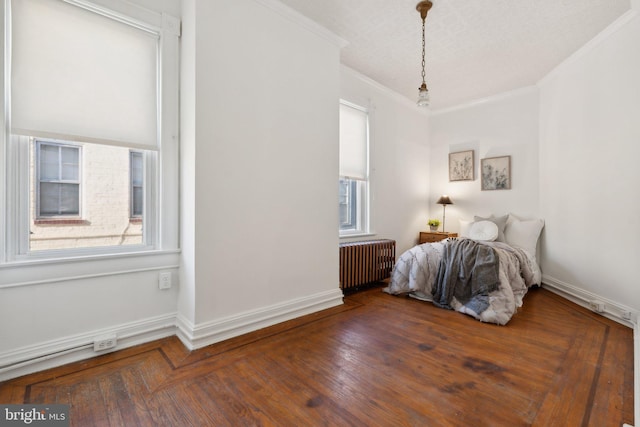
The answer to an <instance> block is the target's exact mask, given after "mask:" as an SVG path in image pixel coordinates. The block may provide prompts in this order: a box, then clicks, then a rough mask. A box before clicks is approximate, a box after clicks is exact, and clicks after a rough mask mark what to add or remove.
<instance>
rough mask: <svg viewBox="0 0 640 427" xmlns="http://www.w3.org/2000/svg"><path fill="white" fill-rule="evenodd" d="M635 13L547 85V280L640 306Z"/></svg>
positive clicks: (543, 165) (639, 86)
mask: <svg viewBox="0 0 640 427" xmlns="http://www.w3.org/2000/svg"><path fill="white" fill-rule="evenodd" d="M629 16H630V15H629V14H628V15H627V16H626V17H624V19H622V20H621V21H619V22H618V23H616V24H614V25H613V26H612V27H611V28H610V29H608V30H607V31H606V32H605V33H604V34H602V35H601V36H600V37H599V38H597V39H596V40H595V41H594V42H592V43H590V44H589V45H587V46H586V47H585V48H583V49H582V50H581V51H580V52H578V54H576V55H575V56H574V57H573V58H572V59H571V60H569V61H567V62H565V63H564V64H563V65H562V66H560V67H559V68H558V69H556V70H555V71H554V72H553V73H552V74H551V75H550V76H548V77H547V78H546V79H545V80H544V81H543V82H542V83H541V84H540V88H541V107H540V111H541V113H540V115H541V121H540V171H541V172H540V186H541V189H542V191H541V194H540V196H541V213H542V216H544V217H545V218H546V220H547V226H546V238H545V242H544V248H543V249H544V250H543V265H544V273H545V276H546V280H548V281H552V282H555V283H558V284H560V285H569V286H573V287H577V288H580V289H584V290H586V291H588V292H592V293H594V294H596V295H599V296H603V297H605V298H608V299H610V300H613V301H616V302H618V303H621V304H624V305H627V306H629V307H631V308H634V309H636V310H639V309H640V291H639V290H640V281H639V279H638V274H637V264H638V260H640V241H639V240H638V237H640V197H638V196H639V195H640V193H639V188H640V187H639V184H640V167H638V159H640V80H639V79H638V76H640V49H638V40H640V18H639V17H638V15H637V11H636V12H635V13H634V14H633V17H632V18H631V19H628V17H629Z"/></svg>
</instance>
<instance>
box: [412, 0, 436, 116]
mask: <svg viewBox="0 0 640 427" xmlns="http://www.w3.org/2000/svg"><path fill="white" fill-rule="evenodd" d="M431 6H433V3H431V1H429V0H424V1H421V2H420V3H418V4H417V5H416V10H417V11H418V12H420V17H421V18H422V85H421V86H420V88H418V106H419V107H427V106H428V105H429V89H427V83H426V82H425V79H424V78H425V75H426V73H425V71H424V67H425V60H424V56H425V55H424V50H425V49H424V48H425V37H424V23H425V21H426V19H427V13H428V12H429V9H431Z"/></svg>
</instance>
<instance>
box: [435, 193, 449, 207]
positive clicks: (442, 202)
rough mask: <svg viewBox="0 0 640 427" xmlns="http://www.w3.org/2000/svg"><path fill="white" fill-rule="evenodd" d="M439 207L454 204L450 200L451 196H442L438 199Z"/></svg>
mask: <svg viewBox="0 0 640 427" xmlns="http://www.w3.org/2000/svg"><path fill="white" fill-rule="evenodd" d="M436 203H437V204H439V205H452V204H453V202H452V201H451V199H450V198H449V196H447V195H446V194H445V195H442V196H440V198H439V199H438V201H437V202H436Z"/></svg>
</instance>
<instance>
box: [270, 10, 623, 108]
mask: <svg viewBox="0 0 640 427" xmlns="http://www.w3.org/2000/svg"><path fill="white" fill-rule="evenodd" d="M280 1H281V2H282V3H284V4H286V5H288V6H289V7H291V8H293V9H295V10H297V11H298V12H300V13H302V14H303V15H305V16H307V17H308V18H311V19H312V20H314V21H316V22H317V23H319V24H320V25H322V26H324V27H325V28H327V29H329V30H331V31H332V32H333V33H335V34H337V35H338V36H340V37H341V38H343V39H345V40H346V41H347V42H348V43H349V44H348V45H347V46H346V47H345V48H343V49H342V53H341V60H342V63H343V64H344V65H346V66H348V67H350V68H353V69H355V70H356V71H358V72H360V73H362V74H364V75H366V76H368V77H370V78H371V79H373V80H375V81H377V82H379V83H381V84H383V85H384V86H387V87H389V88H390V89H393V90H394V91H396V92H398V93H400V94H402V95H404V96H406V97H408V98H409V99H411V100H414V99H417V92H418V87H419V86H420V84H421V83H422V77H421V60H422V57H421V56H422V54H421V50H422V21H421V19H420V15H419V13H418V12H417V11H416V9H415V6H416V4H417V3H418V0H280ZM432 1H433V8H432V9H431V11H430V12H429V15H428V16H427V22H426V46H427V47H426V51H427V59H426V63H427V67H426V70H427V77H426V80H427V86H428V87H429V93H430V95H431V109H441V108H447V107H451V106H455V105H459V104H462V103H466V102H470V101H473V100H477V99H482V98H485V97H487V96H490V95H495V94H498V93H502V92H506V91H510V90H514V89H518V88H521V87H525V86H530V85H533V84H535V83H536V82H538V81H539V80H540V79H541V78H543V77H544V76H545V75H546V74H547V73H549V72H550V71H551V70H552V69H553V68H554V67H556V66H557V65H558V64H560V63H561V62H562V61H563V60H564V59H565V58H567V57H569V56H570V55H571V54H572V53H574V52H575V51H576V50H578V49H579V48H580V47H581V46H583V45H584V44H585V43H586V42H588V41H589V40H591V39H592V38H593V37H594V36H596V35H597V34H598V33H599V32H600V31H602V30H603V29H604V28H605V27H607V25H609V24H610V23H612V22H613V21H615V20H616V19H617V18H618V17H620V16H621V15H623V14H624V13H625V12H626V11H628V10H629V9H630V0H547V1H541V0H432Z"/></svg>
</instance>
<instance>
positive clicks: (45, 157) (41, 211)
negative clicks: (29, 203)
mask: <svg viewBox="0 0 640 427" xmlns="http://www.w3.org/2000/svg"><path fill="white" fill-rule="evenodd" d="M37 150H38V155H37V159H38V160H37V165H38V167H37V172H36V174H37V181H38V188H37V192H38V195H37V200H38V202H37V210H38V213H37V217H38V218H42V217H58V216H61V217H66V216H78V215H80V147H74V146H70V145H61V144H52V143H49V142H43V141H38V142H37Z"/></svg>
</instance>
